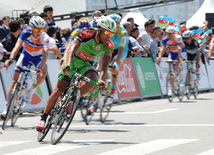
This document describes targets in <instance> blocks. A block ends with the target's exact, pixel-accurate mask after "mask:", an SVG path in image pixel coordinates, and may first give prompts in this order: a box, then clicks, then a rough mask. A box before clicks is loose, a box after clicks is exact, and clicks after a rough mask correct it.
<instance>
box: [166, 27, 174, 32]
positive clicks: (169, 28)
mask: <svg viewBox="0 0 214 155" xmlns="http://www.w3.org/2000/svg"><path fill="white" fill-rule="evenodd" d="M166 33H175V27H174V26H169V27H167V28H166Z"/></svg>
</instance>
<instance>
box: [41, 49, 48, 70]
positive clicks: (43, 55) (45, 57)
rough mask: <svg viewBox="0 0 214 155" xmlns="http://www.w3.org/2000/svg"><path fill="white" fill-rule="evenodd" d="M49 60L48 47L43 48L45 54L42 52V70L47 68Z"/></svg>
mask: <svg viewBox="0 0 214 155" xmlns="http://www.w3.org/2000/svg"><path fill="white" fill-rule="evenodd" d="M47 58H48V47H44V48H43V52H42V61H41V65H40V67H41V69H42V70H43V69H44V67H45V64H46V61H47Z"/></svg>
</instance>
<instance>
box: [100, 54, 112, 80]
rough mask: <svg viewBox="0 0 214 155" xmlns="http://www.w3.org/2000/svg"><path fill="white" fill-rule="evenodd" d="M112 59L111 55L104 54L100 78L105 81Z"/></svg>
mask: <svg viewBox="0 0 214 155" xmlns="http://www.w3.org/2000/svg"><path fill="white" fill-rule="evenodd" d="M110 61H111V57H110V56H109V55H104V56H103V59H102V70H101V73H100V78H101V79H102V80H103V81H105V77H106V75H107V69H108V66H109V63H110Z"/></svg>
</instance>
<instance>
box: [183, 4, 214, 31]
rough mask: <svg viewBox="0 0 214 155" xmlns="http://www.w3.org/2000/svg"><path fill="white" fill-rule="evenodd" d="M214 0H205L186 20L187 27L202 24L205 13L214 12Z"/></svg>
mask: <svg viewBox="0 0 214 155" xmlns="http://www.w3.org/2000/svg"><path fill="white" fill-rule="evenodd" d="M213 8H214V0H205V1H204V3H203V4H202V5H201V7H200V8H199V9H198V11H197V12H196V13H195V14H194V15H193V16H192V17H191V18H190V19H189V20H188V21H187V27H188V28H189V27H191V26H194V25H198V26H203V25H204V24H203V23H204V21H205V20H206V19H205V15H206V13H214V10H213Z"/></svg>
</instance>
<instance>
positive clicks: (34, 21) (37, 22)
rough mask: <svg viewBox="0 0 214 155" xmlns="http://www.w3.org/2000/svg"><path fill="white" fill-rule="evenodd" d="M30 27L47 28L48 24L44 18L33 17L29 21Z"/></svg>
mask: <svg viewBox="0 0 214 155" xmlns="http://www.w3.org/2000/svg"><path fill="white" fill-rule="evenodd" d="M29 25H30V26H31V27H33V28H34V27H38V28H45V27H46V22H45V20H44V19H43V18H41V17H39V16H33V17H32V18H31V19H30V21H29Z"/></svg>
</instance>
